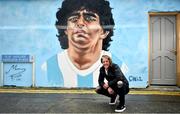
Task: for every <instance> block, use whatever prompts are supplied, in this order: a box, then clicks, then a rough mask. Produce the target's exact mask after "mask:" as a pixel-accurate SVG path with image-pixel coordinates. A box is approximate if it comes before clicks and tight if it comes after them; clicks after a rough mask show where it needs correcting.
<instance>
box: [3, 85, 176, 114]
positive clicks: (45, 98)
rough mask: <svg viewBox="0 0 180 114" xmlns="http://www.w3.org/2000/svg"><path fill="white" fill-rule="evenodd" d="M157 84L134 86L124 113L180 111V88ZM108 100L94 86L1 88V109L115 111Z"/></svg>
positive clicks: (10, 110)
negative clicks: (153, 85)
mask: <svg viewBox="0 0 180 114" xmlns="http://www.w3.org/2000/svg"><path fill="white" fill-rule="evenodd" d="M158 88H159V87H155V88H146V89H131V90H130V93H129V94H128V95H126V107H127V109H126V110H125V111H124V113H180V91H179V88H173V89H172V88H165V87H164V88H159V89H158ZM108 102H109V98H108V97H105V96H102V95H98V94H96V93H95V92H94V89H62V88H61V89H60V88H53V89H52V88H51V89H48V88H5V87H2V88H0V113H114V109H115V107H116V106H110V105H109V104H108ZM116 105H117V104H116Z"/></svg>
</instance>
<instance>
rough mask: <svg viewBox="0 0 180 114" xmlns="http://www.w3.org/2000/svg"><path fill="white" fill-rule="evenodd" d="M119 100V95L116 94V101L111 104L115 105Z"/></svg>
mask: <svg viewBox="0 0 180 114" xmlns="http://www.w3.org/2000/svg"><path fill="white" fill-rule="evenodd" d="M117 100H118V95H117V96H116V99H115V101H114V102H113V103H109V105H115V104H116V102H117Z"/></svg>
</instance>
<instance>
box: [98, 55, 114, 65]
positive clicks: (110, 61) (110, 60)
mask: <svg viewBox="0 0 180 114" xmlns="http://www.w3.org/2000/svg"><path fill="white" fill-rule="evenodd" d="M103 58H106V59H108V60H109V63H110V66H112V59H111V57H110V56H108V55H103V56H102V57H101V63H102V62H103Z"/></svg>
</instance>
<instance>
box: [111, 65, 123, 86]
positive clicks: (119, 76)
mask: <svg viewBox="0 0 180 114" xmlns="http://www.w3.org/2000/svg"><path fill="white" fill-rule="evenodd" d="M112 68H113V72H114V73H113V74H114V75H115V77H116V78H114V79H113V80H112V81H109V82H108V85H109V86H113V85H115V84H116V83H117V82H118V81H119V80H121V81H123V82H124V80H123V79H124V78H123V77H124V74H123V73H122V71H121V69H120V67H119V66H118V65H117V64H113V66H112Z"/></svg>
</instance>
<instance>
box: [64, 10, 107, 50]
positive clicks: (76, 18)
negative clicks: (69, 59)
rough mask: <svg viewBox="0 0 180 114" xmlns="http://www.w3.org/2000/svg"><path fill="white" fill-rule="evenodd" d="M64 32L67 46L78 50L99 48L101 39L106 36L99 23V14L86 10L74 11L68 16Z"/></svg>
mask: <svg viewBox="0 0 180 114" xmlns="http://www.w3.org/2000/svg"><path fill="white" fill-rule="evenodd" d="M65 33H66V35H67V36H68V40H69V48H75V49H78V50H86V49H96V48H99V45H101V44H102V39H104V38H105V37H106V36H107V35H106V34H104V32H103V29H102V27H101V25H100V19H99V16H98V15H97V14H96V13H93V12H89V11H87V10H80V11H77V12H74V13H72V14H71V15H70V16H69V17H68V21H67V30H66V31H65ZM100 42H101V44H100Z"/></svg>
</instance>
